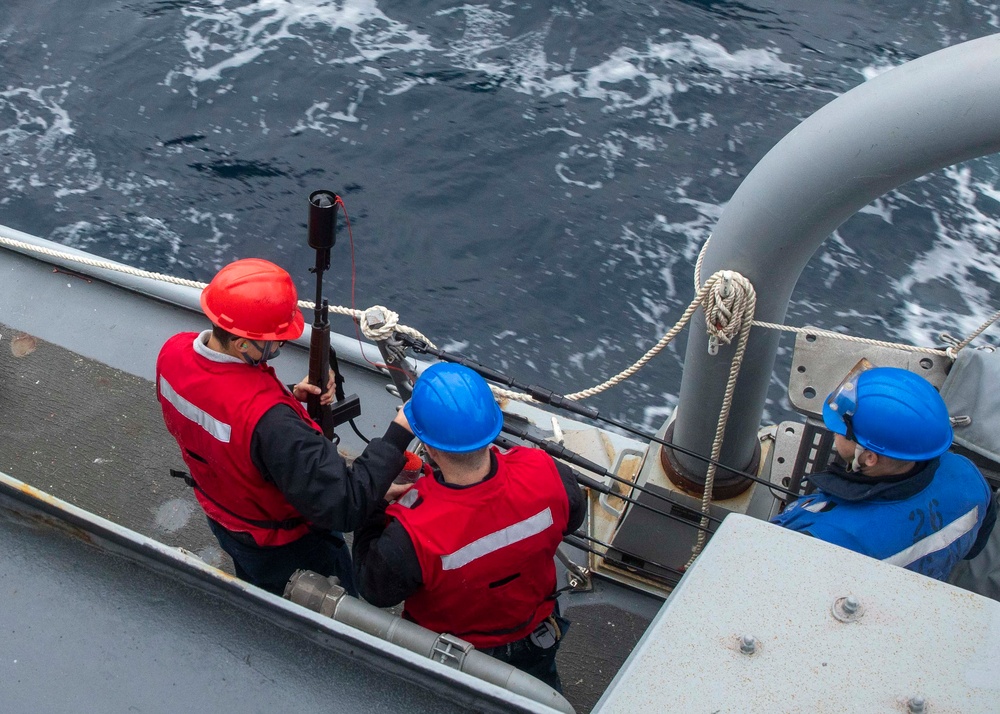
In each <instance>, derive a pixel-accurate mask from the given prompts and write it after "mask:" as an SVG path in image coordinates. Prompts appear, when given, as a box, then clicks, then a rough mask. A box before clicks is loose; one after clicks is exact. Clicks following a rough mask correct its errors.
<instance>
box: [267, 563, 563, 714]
mask: <svg viewBox="0 0 1000 714" xmlns="http://www.w3.org/2000/svg"><path fill="white" fill-rule="evenodd" d="M285 597H286V598H287V599H289V600H291V601H292V602H294V603H296V604H297V605H301V606H303V607H306V608H308V609H310V610H314V611H315V612H318V613H319V614H321V615H325V616H326V617H329V618H331V619H334V620H336V621H337V622H342V623H343V624H345V625H349V626H350V627H354V628H356V629H358V630H361V631H362V632H366V633H368V634H369V635H373V636H375V637H378V638H380V639H383V640H385V641H386V642H391V643H392V644H394V645H398V646H400V647H402V648H403V649H406V650H409V651H410V652H416V653H417V654H421V655H423V656H424V657H429V658H430V659H433V660H435V661H436V662H441V663H442V664H446V665H448V666H449V667H453V668H454V669H457V670H460V671H462V672H465V673H466V674H470V675H472V676H473V677H477V678H479V679H482V680H483V681H486V682H489V683H490V684H495V685H496V686H498V687H502V688H504V689H506V690H507V691H509V692H513V693H514V694H520V695H521V696H523V697H527V698H528V699H531V700H533V701H536V702H539V703H540V704H544V705H545V706H548V707H552V708H553V709H556V710H557V711H561V712H566V713H567V714H574V712H575V710H574V709H573V707H572V705H571V704H570V703H569V702H568V701H566V699H565V698H564V697H563V696H562V695H561V694H559V692H557V691H556V690H554V689H552V688H551V687H549V686H548V685H546V684H544V683H543V682H541V681H539V680H537V679H535V678H534V677H532V676H531V675H530V674H527V673H525V672H522V671H521V670H519V669H517V668H516V667H513V666H512V665H509V664H507V663H506V662H501V661H500V660H498V659H495V658H493V657H490V656H489V655H487V654H483V653H482V652H479V651H478V650H476V648H475V647H473V646H472V645H471V644H469V643H468V642H466V641H465V640H462V639H460V638H458V637H455V636H454V635H449V634H443V635H440V634H438V633H436V632H432V631H431V630H428V629H427V628H426V627H421V626H420V625H418V624H416V623H414V622H410V621H409V620H404V619H403V618H401V617H398V616H396V615H393V614H392V613H391V612H387V611H386V610H380V609H379V608H377V607H374V606H373V605H369V604H368V603H366V602H363V601H361V600H358V599H357V598H353V597H350V596H349V595H347V593H346V591H345V590H344V589H343V588H342V587H340V585H338V584H337V581H336V579H335V578H325V577H323V576H322V575H320V574H319V573H314V572H312V571H311V570H297V571H296V572H295V574H294V575H292V577H291V579H290V580H289V581H288V585H287V586H286V587H285Z"/></svg>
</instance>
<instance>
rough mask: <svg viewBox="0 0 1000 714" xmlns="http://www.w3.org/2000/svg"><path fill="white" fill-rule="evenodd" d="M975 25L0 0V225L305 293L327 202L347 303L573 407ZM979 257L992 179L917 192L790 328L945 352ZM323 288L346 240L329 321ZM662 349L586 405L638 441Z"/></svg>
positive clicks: (845, 6) (981, 164)
mask: <svg viewBox="0 0 1000 714" xmlns="http://www.w3.org/2000/svg"><path fill="white" fill-rule="evenodd" d="M998 18H1000V3H997V2H988V1H985V0H984V1H975V0H966V1H964V2H960V1H958V0H956V1H954V2H944V1H939V2H920V3H914V2H912V1H911V0H886V1H880V2H871V1H859V0H852V1H850V2H846V1H839V0H837V1H835V0H825V1H824V2H818V1H815V0H807V1H806V2H802V1H801V0H784V1H781V2H748V3H739V2H713V1H711V0H704V1H701V2H693V1H692V2H654V3H644V2H628V1H619V2H595V1H592V0H565V1H562V2H544V3H543V2H497V1H494V2H484V3H468V4H462V3H454V2H443V1H440V0H438V1H435V2H400V1H399V0H392V1H387V0H382V1H379V2H375V0H258V1H256V2H251V1H250V0H4V1H3V2H2V3H0V52H2V59H3V62H2V65H0V72H2V82H0V87H2V91H0V149H2V151H3V169H2V171H3V175H2V181H3V190H2V192H0V223H3V224H7V225H10V226H12V227H14V228H17V229H20V230H24V231H27V232H30V233H34V234H37V235H40V236H43V237H46V238H50V239H53V240H56V241H60V242H62V243H65V244H67V245H71V246H74V247H77V248H81V249H84V250H88V251H92V252H94V253H97V254H99V255H101V256H105V257H108V258H112V259H115V260H119V261H122V262H125V263H129V264H132V265H136V266H139V267H142V268H145V269H148V270H155V271H161V272H166V273H170V274H173V275H178V276H182V277H188V278H194V279H198V280H208V279H210V278H211V276H212V275H213V274H214V272H215V271H216V270H217V269H218V268H219V267H220V266H221V265H223V264H225V263H226V262H228V261H230V260H233V259H235V258H239V257H248V256H260V257H265V258H268V259H271V260H274V261H276V262H278V263H280V264H281V265H283V266H285V267H286V268H288V269H289V270H290V271H291V272H293V274H294V275H296V276H297V278H298V279H299V284H300V288H301V289H302V291H303V296H304V297H311V295H312V293H311V288H310V287H309V286H311V284H312V283H311V279H310V275H309V273H308V268H309V267H310V266H311V265H312V263H313V260H314V257H313V253H312V251H311V250H309V249H308V247H307V245H306V242H305V239H306V228H305V221H306V217H307V210H306V208H307V197H308V195H309V193H310V192H311V191H313V190H315V189H318V188H327V189H331V190H334V191H336V192H337V193H339V194H341V195H342V196H343V198H344V201H345V203H346V206H347V210H348V212H349V214H350V217H351V224H352V228H353V235H354V270H355V274H356V287H355V291H354V296H353V301H354V304H355V305H356V306H357V307H359V308H365V307H368V306H370V305H373V304H382V305H386V306H389V307H391V308H393V309H394V310H396V311H397V312H399V313H400V316H401V321H402V322H404V323H405V324H408V325H410V326H413V327H415V328H417V329H419V330H421V331H422V332H424V333H425V334H426V335H428V337H430V338H431V339H432V340H434V341H435V342H437V343H438V344H439V345H443V346H451V347H454V348H460V349H461V350H462V351H464V352H465V353H467V354H470V355H473V356H475V357H477V358H478V359H479V360H480V361H482V362H486V363H489V364H492V365H494V366H495V367H497V368H498V369H501V370H505V371H507V372H509V373H510V374H512V375H514V376H516V377H518V378H520V379H522V380H523V381H528V382H537V383H541V384H544V385H546V386H548V387H550V388H552V389H555V390H557V391H561V392H572V391H576V390H578V389H583V388H585V387H589V386H591V385H592V384H595V383H597V382H600V381H602V380H603V379H605V378H606V377H608V376H610V375H612V374H614V373H616V372H618V371H619V370H620V369H622V368H623V367H625V366H627V365H628V364H630V363H631V362H633V361H634V360H635V359H636V358H637V357H638V356H639V355H641V354H642V353H643V352H644V351H645V350H646V349H648V348H649V346H651V345H652V344H653V343H654V342H655V341H656V340H657V339H658V338H659V337H660V336H661V335H662V334H663V332H665V331H666V329H668V328H669V327H670V326H671V325H672V324H673V322H674V321H675V320H676V318H677V317H678V316H679V315H680V313H681V312H682V310H683V309H684V307H685V306H686V305H687V303H688V301H689V300H690V299H691V297H692V294H693V275H692V273H693V270H692V268H693V263H694V260H695V258H696V256H697V252H698V249H699V248H700V247H701V245H702V243H703V242H704V241H705V239H706V238H707V237H708V235H709V233H710V232H711V230H712V226H713V224H714V223H715V221H716V219H717V218H718V216H719V214H720V212H721V210H722V208H723V207H724V205H725V203H726V201H727V200H728V199H729V198H730V196H731V195H732V193H733V192H734V191H735V189H736V188H737V186H738V185H739V183H740V181H741V180H742V179H743V177H745V176H746V175H747V173H749V171H750V170H751V169H752V168H753V166H754V165H755V164H756V162H757V161H758V160H759V159H760V158H761V157H762V156H763V155H764V154H765V153H766V152H767V151H768V150H769V149H770V148H771V147H772V146H773V145H774V144H775V143H776V142H777V141H778V140H779V139H780V138H781V137H782V136H783V135H784V134H785V133H787V132H788V131H789V130H790V129H792V128H793V127H794V126H795V125H796V124H797V123H798V122H799V121H801V120H802V119H804V118H805V117H807V116H808V115H809V114H810V113H812V112H813V111H815V110H816V109H817V108H819V107H821V106H822V105H824V104H826V103H827V102H829V101H831V100H832V99H833V98H835V97H836V96H837V95H839V94H841V93H843V92H845V91H847V90H848V89H850V88H852V87H854V86H856V85H857V84H859V83H861V82H863V81H865V80H866V79H867V78H870V77H872V76H875V75H877V74H878V73H880V72H882V71H884V70H886V69H889V68H891V67H893V66H896V65H898V64H901V63H902V62H905V61H907V60H910V59H913V58H915V57H918V56H920V55H923V54H926V53H928V52H931V51H934V50H937V49H939V48H941V47H944V46H947V45H951V44H955V43H957V42H960V41H963V40H967V39H972V38H975V37H980V36H983V35H987V34H991V33H995V32H1000V19H998ZM998 243H1000V159H998V158H997V157H992V158H988V159H980V160H977V161H973V162H970V163H968V164H964V165H961V166H959V167H956V168H953V169H949V170H946V171H943V172H941V173H939V174H936V175H934V176H931V177H928V178H925V179H922V180H919V181H916V182H913V183H911V184H909V185H907V186H904V187H903V188H902V189H901V190H899V191H895V192H893V193H891V194H889V195H887V196H886V197H884V198H883V199H881V200H879V201H878V202H876V203H875V204H873V205H872V206H871V207H869V209H866V210H865V211H864V212H862V213H861V214H859V215H858V216H856V217H855V218H853V219H851V220H850V221H849V222H848V223H847V224H845V225H844V226H843V227H842V228H841V229H840V230H839V231H838V232H837V233H836V234H835V235H834V236H833V237H831V238H830V239H829V240H828V241H827V242H826V243H825V244H824V246H823V247H822V248H821V249H820V250H819V251H818V252H817V254H816V255H815V256H814V258H813V260H812V262H811V263H810V265H809V267H808V268H807V269H806V271H805V273H804V275H803V278H802V280H801V281H800V284H799V287H798V289H797V291H796V293H795V296H794V301H795V302H794V304H793V306H792V308H791V309H790V311H789V315H788V322H789V323H790V324H796V325H801V324H816V325H820V326H823V327H827V328H834V329H843V330H845V331H848V332H850V333H853V334H860V335H866V336H872V337H876V336H877V337H883V338H888V339H895V340H901V341H907V342H915V343H918V344H931V343H934V342H935V339H936V336H937V334H938V333H940V332H941V331H943V330H947V331H949V332H952V333H953V334H959V335H964V334H967V333H968V332H970V331H971V330H972V329H974V328H975V327H976V326H977V325H978V324H979V323H980V322H981V321H982V320H983V319H984V318H985V317H986V316H987V315H989V314H990V313H991V312H992V311H993V310H995V309H997V308H998V307H1000V282H998V278H997V275H998V267H1000V258H998V250H997V249H998ZM350 286H351V250H350V244H349V241H348V236H347V233H346V231H342V232H341V234H340V238H339V240H338V244H337V246H336V248H335V249H334V255H333V270H332V274H331V278H330V280H329V281H328V287H329V291H328V292H329V295H330V298H331V301H332V302H335V303H339V304H345V305H349V304H351V302H352V295H351V290H350ZM758 289H759V286H758ZM334 328H335V329H338V330H340V331H342V332H347V333H353V328H352V326H351V324H350V323H349V322H348V321H347V320H346V319H344V318H335V321H334ZM685 344H686V336H682V338H681V340H680V342H679V343H678V344H677V347H676V349H674V350H672V351H667V352H666V353H664V354H663V355H661V356H660V357H659V358H658V359H657V360H656V362H654V364H653V365H652V366H651V367H648V368H647V369H646V370H644V371H643V372H641V373H640V374H639V375H637V376H636V377H634V378H633V379H632V380H631V381H630V382H629V383H627V384H626V385H625V386H621V387H618V388H617V389H615V390H614V391H612V392H611V393H609V394H607V395H602V396H600V397H598V398H596V399H595V400H593V403H594V404H595V406H597V407H598V408H599V409H601V411H602V412H604V413H606V414H608V415H613V416H616V417H619V418H624V419H627V420H630V421H633V422H646V423H647V424H651V425H655V424H658V423H659V421H660V420H661V419H662V417H663V416H664V415H665V414H666V413H667V410H668V409H669V408H670V407H671V406H672V405H673V403H674V401H675V395H676V393H677V389H678V386H679V378H680V370H681V359H682V357H683V353H684V345H685ZM782 344H783V354H782V356H781V357H779V364H778V368H777V372H776V376H775V388H774V389H773V390H772V399H771V400H770V404H769V408H768V414H766V415H765V416H766V417H769V418H771V419H777V418H781V417H783V416H784V415H785V414H786V413H787V407H786V406H785V403H784V402H783V395H782V390H781V389H780V388H779V387H778V382H779V381H781V380H783V379H784V378H785V376H786V375H787V368H788V367H787V360H788V350H789V349H790V346H791V344H792V340H791V338H790V337H785V338H783V342H782Z"/></svg>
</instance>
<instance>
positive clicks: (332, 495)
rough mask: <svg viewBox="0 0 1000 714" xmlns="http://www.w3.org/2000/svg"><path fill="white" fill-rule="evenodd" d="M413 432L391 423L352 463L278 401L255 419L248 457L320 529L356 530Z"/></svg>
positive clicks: (393, 472)
mask: <svg viewBox="0 0 1000 714" xmlns="http://www.w3.org/2000/svg"><path fill="white" fill-rule="evenodd" d="M412 438H413V437H412V435H411V434H410V432H408V431H407V430H406V429H404V428H403V427H401V426H399V425H398V424H395V423H391V424H389V428H388V429H386V432H385V435H384V436H383V437H382V438H375V439H372V441H371V443H370V444H368V446H367V447H366V448H365V450H364V452H362V454H361V456H359V457H358V458H357V459H355V461H354V464H353V465H352V466H350V467H349V466H348V465H347V462H346V461H345V460H344V457H343V456H341V455H340V453H339V452H338V451H337V447H336V446H335V445H334V444H333V443H332V442H331V441H329V440H328V439H327V438H326V437H324V436H323V435H322V434H321V433H320V432H318V431H317V430H316V429H314V428H313V427H312V426H311V425H310V424H309V423H307V422H306V421H304V420H303V419H302V418H301V417H299V415H298V414H296V413H295V411H294V410H293V409H292V408H291V407H288V406H286V405H283V404H279V405H277V406H274V407H272V408H271V409H269V410H268V411H267V412H266V413H265V414H264V416H262V417H261V418H260V421H258V422H257V426H256V427H255V428H254V432H253V438H252V439H251V443H250V457H251V459H252V460H253V463H254V465H255V466H256V467H257V468H258V469H259V470H260V472H261V474H262V475H263V476H264V478H265V479H267V480H269V481H271V482H272V483H273V484H274V485H275V486H277V487H278V489H279V490H280V491H281V493H282V494H284V496H285V498H286V499H288V502H289V503H290V504H292V505H293V506H294V507H295V509H296V510H297V511H298V512H299V513H301V514H302V515H303V516H304V517H305V518H306V519H308V520H309V521H310V522H311V523H312V524H314V525H315V526H317V527H318V528H322V529H325V530H335V531H352V530H354V529H355V528H357V527H358V525H360V524H361V522H362V521H363V520H364V519H365V517H366V516H367V515H368V514H369V513H370V512H371V511H372V510H374V509H375V507H376V506H377V505H378V503H379V501H381V499H382V497H383V496H384V495H385V492H386V491H387V490H388V489H389V485H390V484H391V483H392V480H393V479H394V478H396V476H398V475H399V472H400V471H401V470H402V468H403V464H404V463H405V462H406V458H405V457H404V456H403V451H404V450H405V449H406V447H407V446H408V445H409V443H410V440H411V439H412Z"/></svg>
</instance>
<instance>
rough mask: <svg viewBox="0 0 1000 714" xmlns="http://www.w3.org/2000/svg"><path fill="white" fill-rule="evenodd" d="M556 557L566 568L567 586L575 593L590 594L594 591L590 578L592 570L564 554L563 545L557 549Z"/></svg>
mask: <svg viewBox="0 0 1000 714" xmlns="http://www.w3.org/2000/svg"><path fill="white" fill-rule="evenodd" d="M556 557H557V558H559V562H560V563H562V564H563V565H564V566H566V584H567V585H569V587H570V589H572V590H573V592H590V591H591V590H593V589H594V583H593V581H592V580H591V577H590V570H589V569H588V568H585V567H583V566H582V565H580V564H578V563H575V562H573V560H572V559H571V558H570V557H569V556H568V555H566V553H564V552H563V549H562V545H560V546H559V548H558V549H556Z"/></svg>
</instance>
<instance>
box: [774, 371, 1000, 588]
mask: <svg viewBox="0 0 1000 714" xmlns="http://www.w3.org/2000/svg"><path fill="white" fill-rule="evenodd" d="M823 421H824V423H825V424H826V426H827V428H828V429H830V430H831V431H833V432H834V434H835V437H834V447H835V449H836V451H837V453H838V454H839V455H840V457H841V458H842V459H843V460H844V461H845V462H846V464H847V467H846V468H845V467H843V466H840V465H839V464H832V465H831V466H830V467H828V468H827V470H826V471H824V472H822V473H817V474H812V475H811V476H809V481H810V482H811V483H812V485H813V486H815V489H816V490H815V491H814V492H813V493H811V494H810V495H808V496H804V497H802V498H800V499H798V500H797V501H794V502H793V503H791V504H789V505H788V507H787V508H786V509H785V510H784V512H782V513H781V514H780V515H778V516H777V517H775V518H774V519H773V522H774V523H777V524H778V525H780V526H784V527H785V528H790V529H791V530H795V531H799V532H800V533H805V534H807V535H811V536H814V537H816V538H819V539H820V540H824V541H827V542H829V543H834V544H836V545H839V546H842V547H844V548H848V549H850V550H853V551H856V552H858V553H863V554H865V555H868V556H871V557H873V558H878V559H879V560H883V561H885V562H887V563H893V564H894V565H900V566H902V567H904V568H907V569H909V570H913V571H915V572H918V573H922V574H924V575H928V576H930V577H932V578H937V579H938V580H944V579H945V578H947V577H948V574H949V573H950V572H951V569H952V568H953V567H954V566H955V564H956V563H957V562H958V561H959V560H961V559H962V558H967V557H969V558H971V557H972V556H974V555H975V554H976V553H977V552H978V551H979V550H980V549H981V548H982V546H983V545H985V543H986V539H987V537H988V535H989V532H990V530H992V528H993V523H994V522H995V520H996V505H995V503H994V502H993V498H992V491H991V489H990V488H989V486H988V485H987V483H986V480H985V479H984V478H983V476H982V474H980V473H979V470H978V469H977V468H976V467H975V465H973V463H972V462H971V461H969V460H968V459H967V458H965V457H964V456H959V455H957V454H952V453H949V452H948V448H949V447H950V446H951V442H952V429H951V421H950V419H949V417H948V409H947V407H946V406H945V404H944V400H942V399H941V396H940V395H939V394H938V393H937V390H936V389H934V387H933V386H932V385H931V384H930V383H929V382H927V380H925V379H923V378H922V377H920V376H919V375H917V374H914V373H912V372H908V371H906V370H903V369H896V368H894V367H872V366H871V365H870V363H868V361H867V360H862V362H860V363H859V364H858V366H857V367H855V368H854V370H852V371H851V373H850V374H849V375H848V376H847V378H846V379H845V380H844V381H843V382H842V383H841V384H840V386H839V387H838V388H837V389H835V390H834V391H833V392H832V393H831V394H830V396H829V397H827V400H826V402H825V403H824V404H823Z"/></svg>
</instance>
